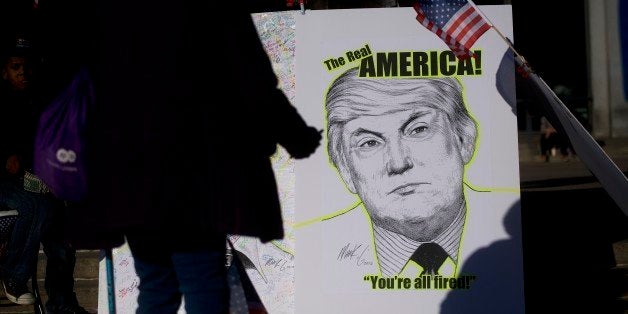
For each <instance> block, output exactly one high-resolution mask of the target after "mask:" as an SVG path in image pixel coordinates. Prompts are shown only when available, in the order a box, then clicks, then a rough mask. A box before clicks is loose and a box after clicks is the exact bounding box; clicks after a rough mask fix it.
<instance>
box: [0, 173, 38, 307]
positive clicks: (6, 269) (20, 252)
mask: <svg viewBox="0 0 628 314" xmlns="http://www.w3.org/2000/svg"><path fill="white" fill-rule="evenodd" d="M0 203H2V204H4V205H5V206H7V207H9V208H12V209H15V210H17V211H18V212H19V215H18V217H17V220H16V222H15V225H14V227H13V232H12V234H11V239H10V241H9V244H8V247H7V252H6V254H5V256H4V258H3V260H2V262H1V263H0V275H1V277H2V279H3V282H4V285H5V287H6V288H7V290H11V291H13V292H15V293H10V294H11V295H12V297H11V298H12V299H17V300H11V301H13V302H17V303H20V304H22V303H25V304H32V302H34V299H32V295H31V296H30V297H28V296H27V299H29V300H22V301H24V302H20V300H19V296H20V295H22V294H23V293H28V288H27V287H26V283H27V282H28V279H29V278H30V277H31V275H32V274H33V271H34V268H35V267H36V261H37V257H38V255H39V243H40V239H41V230H42V228H43V225H44V223H45V222H46V220H47V217H48V213H49V203H48V202H47V199H46V197H45V196H44V195H43V194H37V193H32V192H27V191H25V190H24V189H23V188H22V187H21V186H19V185H18V184H15V183H13V182H2V183H0Z"/></svg>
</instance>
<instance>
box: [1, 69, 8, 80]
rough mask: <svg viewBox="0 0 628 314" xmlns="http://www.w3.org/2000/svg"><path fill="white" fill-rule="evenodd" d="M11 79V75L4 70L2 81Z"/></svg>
mask: <svg viewBox="0 0 628 314" xmlns="http://www.w3.org/2000/svg"><path fill="white" fill-rule="evenodd" d="M8 78H9V74H8V73H7V70H4V69H3V70H2V79H3V80H6V79H8Z"/></svg>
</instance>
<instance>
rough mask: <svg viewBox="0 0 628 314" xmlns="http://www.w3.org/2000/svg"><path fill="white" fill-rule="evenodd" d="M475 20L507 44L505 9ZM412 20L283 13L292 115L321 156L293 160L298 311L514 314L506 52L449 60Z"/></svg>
mask: <svg viewBox="0 0 628 314" xmlns="http://www.w3.org/2000/svg"><path fill="white" fill-rule="evenodd" d="M481 9H482V10H483V11H484V12H485V13H486V15H487V16H488V17H489V18H490V19H491V20H492V21H493V23H494V24H495V25H496V26H497V27H498V28H499V29H500V30H501V31H502V32H503V33H505V35H506V36H509V37H510V38H512V21H511V10H510V6H490V7H481ZM415 16H416V13H415V11H414V10H413V9H412V8H387V9H358V10H335V11H313V12H308V14H306V15H304V16H298V18H297V39H296V41H297V51H296V65H297V68H296V73H297V82H296V86H297V98H296V104H297V106H298V108H299V111H300V112H301V113H302V114H303V115H304V116H305V118H306V120H307V121H309V122H310V123H313V124H315V125H316V126H318V127H319V128H321V129H323V130H324V134H325V143H324V145H325V146H326V147H323V148H322V149H320V150H319V151H318V152H317V154H316V155H315V156H313V157H311V158H309V159H308V160H305V161H299V162H297V163H296V165H295V174H296V206H297V210H296V221H297V231H296V252H297V254H296V264H295V270H296V271H295V273H296V276H295V293H296V299H295V300H296V303H295V312H296V313H299V314H302V313H419V312H420V313H520V312H523V310H524V304H523V303H524V301H523V279H522V278H523V276H522V272H523V269H522V256H521V237H520V224H519V221H520V220H519V217H520V212H519V174H518V155H517V129H516V117H515V115H514V113H513V108H512V107H511V106H510V105H509V104H508V103H507V102H506V101H505V100H504V98H503V97H502V96H501V95H500V94H499V93H498V91H497V88H496V75H497V72H498V67H499V65H500V61H502V56H503V55H504V53H505V52H506V49H507V46H506V44H505V43H504V42H503V41H502V40H501V39H500V38H499V37H498V36H497V34H496V33H495V32H493V31H489V32H487V33H486V34H484V36H483V37H481V38H480V40H478V41H477V42H476V44H475V45H474V51H476V53H477V54H478V55H479V57H478V58H476V59H471V60H467V61H464V62H463V61H459V60H456V59H455V57H454V56H453V54H452V53H451V52H450V51H449V49H448V48H447V46H446V45H445V44H444V43H443V41H442V40H441V39H439V38H438V37H437V36H436V35H434V34H433V33H431V32H429V31H428V30H427V29H425V28H424V27H423V26H421V25H420V24H418V23H417V21H416V20H415ZM506 66H508V64H506ZM351 69H353V70H351ZM510 70H511V71H510V73H514V72H513V71H512V65H510ZM513 79H514V77H513V76H512V75H510V76H509V75H506V76H503V77H500V81H501V82H500V83H502V84H503V83H504V81H503V80H511V81H512V80H513ZM513 85H514V84H510V86H513ZM510 93H511V95H510V96H511V97H514V90H511V91H510ZM422 265H423V266H422ZM430 273H431V274H432V275H428V274H430Z"/></svg>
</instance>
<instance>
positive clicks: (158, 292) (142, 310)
mask: <svg viewBox="0 0 628 314" xmlns="http://www.w3.org/2000/svg"><path fill="white" fill-rule="evenodd" d="M127 240H128V244H129V248H130V249H131V253H132V254H133V263H134V264H135V271H136V272H137V275H138V277H139V279H140V283H139V286H138V289H139V296H138V298H137V303H138V308H137V312H136V313H137V314H152V313H163V314H171V313H172V314H174V313H177V311H178V310H179V307H180V306H181V297H182V296H181V292H179V283H178V281H177V276H176V274H175V271H174V266H173V264H172V260H171V254H170V253H169V252H167V251H168V250H167V249H165V248H164V249H162V250H153V249H152V248H153V245H150V244H148V243H147V242H146V241H145V239H143V237H141V236H133V235H128V236H127Z"/></svg>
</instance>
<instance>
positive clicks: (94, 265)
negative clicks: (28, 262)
mask: <svg viewBox="0 0 628 314" xmlns="http://www.w3.org/2000/svg"><path fill="white" fill-rule="evenodd" d="M99 261H100V251H98V250H79V251H77V252H76V265H75V267H74V278H75V279H98V262H99ZM45 276H46V254H44V252H43V251H42V250H40V252H39V260H38V261H37V277H39V278H45Z"/></svg>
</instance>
